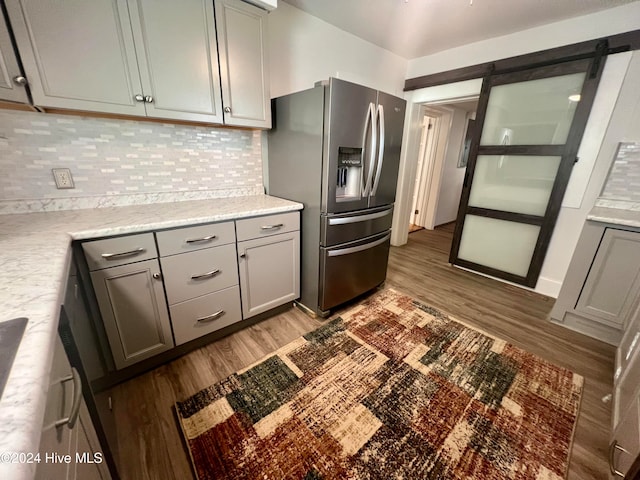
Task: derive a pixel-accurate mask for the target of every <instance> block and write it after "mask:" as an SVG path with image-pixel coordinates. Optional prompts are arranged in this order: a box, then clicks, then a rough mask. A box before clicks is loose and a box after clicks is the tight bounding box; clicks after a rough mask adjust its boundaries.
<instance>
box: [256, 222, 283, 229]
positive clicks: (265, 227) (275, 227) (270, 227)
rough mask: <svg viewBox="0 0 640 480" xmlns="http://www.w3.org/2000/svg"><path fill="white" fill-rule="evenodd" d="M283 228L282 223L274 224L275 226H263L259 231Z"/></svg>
mask: <svg viewBox="0 0 640 480" xmlns="http://www.w3.org/2000/svg"><path fill="white" fill-rule="evenodd" d="M282 227H284V223H276V224H275V225H263V226H262V227H260V230H276V229H278V228H282Z"/></svg>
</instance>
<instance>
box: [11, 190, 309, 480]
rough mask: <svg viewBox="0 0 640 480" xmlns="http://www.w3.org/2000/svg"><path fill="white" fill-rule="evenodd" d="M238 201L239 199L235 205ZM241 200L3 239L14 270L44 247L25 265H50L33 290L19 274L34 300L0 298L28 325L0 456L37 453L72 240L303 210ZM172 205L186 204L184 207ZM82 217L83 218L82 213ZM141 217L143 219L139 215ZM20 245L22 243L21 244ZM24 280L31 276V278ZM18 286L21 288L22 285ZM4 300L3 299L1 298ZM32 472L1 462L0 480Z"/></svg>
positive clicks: (19, 479)
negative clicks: (218, 209)
mask: <svg viewBox="0 0 640 480" xmlns="http://www.w3.org/2000/svg"><path fill="white" fill-rule="evenodd" d="M238 198H239V199H240V200H238ZM242 200H243V199H242V198H241V197H237V198H236V199H234V200H233V201H232V202H228V203H229V204H230V205H227V208H233V204H234V203H238V204H239V203H240V202H242ZM244 200H246V201H247V203H248V204H251V202H253V203H254V204H255V205H253V206H249V207H245V208H243V207H242V206H241V205H238V207H237V210H233V211H225V212H224V213H215V212H214V213H211V214H204V215H202V214H196V215H194V216H188V215H179V214H178V216H179V218H177V217H172V218H169V219H168V220H159V219H150V220H142V221H137V222H132V223H130V224H127V223H126V222H122V223H119V224H118V225H113V224H111V225H108V226H99V227H93V226H89V227H87V226H86V225H83V226H81V227H80V228H78V229H76V228H73V225H68V226H65V225H61V226H60V228H58V229H56V231H55V232H53V233H49V232H43V233H37V228H35V227H34V226H30V228H32V229H33V231H31V230H28V231H25V232H23V233H20V230H19V229H18V231H17V232H16V233H10V234H6V235H5V237H7V238H9V240H12V241H13V242H11V241H9V246H10V247H12V246H15V247H16V248H18V251H17V252H16V251H12V252H8V253H5V255H12V257H13V258H12V261H13V265H12V266H13V267H14V268H19V267H20V265H19V263H20V254H21V253H22V252H21V251H19V248H25V249H26V248H31V249H33V248H40V249H45V248H46V249H47V250H46V252H44V251H42V252H39V253H41V254H42V253H46V256H45V257H42V256H38V255H37V253H38V252H34V251H29V255H28V258H27V259H26V260H24V261H25V262H29V261H34V262H35V261H41V259H42V258H50V259H51V262H50V263H48V264H47V269H48V270H47V271H46V275H47V276H48V282H46V284H43V285H39V284H38V282H33V283H36V285H35V286H33V285H32V282H31V279H32V278H34V275H35V273H34V272H33V271H31V272H29V271H28V269H27V271H26V272H24V275H23V278H22V279H21V280H22V282H23V283H24V282H27V283H29V285H26V287H28V289H29V290H30V291H32V292H31V293H32V297H33V298H31V299H30V298H21V299H18V298H16V297H15V296H12V295H11V292H8V290H10V289H11V288H12V287H13V286H14V285H8V286H7V289H5V292H4V293H3V295H5V296H8V297H9V299H10V300H14V303H13V305H9V307H10V308H7V309H5V314H6V315H7V318H4V319H3V321H5V320H9V319H10V318H14V317H18V316H26V317H27V318H29V323H28V324H27V328H26V330H25V333H24V336H23V338H22V341H21V343H20V346H19V347H18V351H17V352H16V357H15V360H14V363H13V365H12V369H11V372H10V374H9V378H8V379H7V384H6V385H5V390H4V392H3V395H2V398H1V399H0V418H2V422H0V453H2V452H16V453H36V452H38V449H39V444H40V435H41V429H42V422H43V419H44V413H45V412H44V410H45V404H46V396H47V393H48V388H49V376H50V373H51V366H52V365H51V363H52V358H53V353H54V346H55V339H56V337H57V331H58V319H59V313H60V306H61V305H62V303H63V295H64V289H65V287H66V282H67V278H66V277H67V276H68V272H69V266H70V263H71V244H72V241H74V240H89V239H92V238H98V237H109V236H117V235H125V234H131V233H138V232H143V231H155V230H162V229H170V228H178V227H183V226H187V225H198V224H206V223H213V222H220V221H230V220H237V219H242V218H250V217H257V216H263V215H270V214H277V213H285V212H291V211H299V210H302V209H303V208H304V205H302V204H301V203H298V202H292V201H289V200H285V199H280V198H278V197H270V196H267V195H260V196H254V197H246V198H245V199H244ZM195 202H199V203H200V202H201V203H200V204H201V205H205V204H206V202H211V200H197V201H195ZM265 202H266V203H273V204H274V205H269V204H264V203H265ZM176 203H177V204H182V205H184V204H185V202H176ZM127 208H128V207H110V208H109V210H111V212H113V211H114V209H115V211H117V210H120V209H122V211H124V210H125V209H127ZM152 208H153V206H149V205H145V206H141V207H140V209H139V210H140V211H141V212H144V211H145V210H150V209H152ZM158 208H159V209H161V210H166V209H167V208H169V207H167V204H160V206H158ZM100 210H101V209H96V210H93V211H92V213H93V214H94V215H95V216H96V221H95V223H96V224H99V223H100ZM129 210H131V209H129ZM133 210H135V208H133ZM70 212H71V213H68V214H67V216H68V217H69V218H70V219H71V222H73V218H74V216H76V215H78V212H79V211H78V210H74V211H70ZM80 212H81V211H80ZM56 213H59V212H48V213H34V214H15V215H7V216H4V215H3V216H0V222H1V221H2V219H3V218H2V217H5V219H7V218H9V217H12V218H9V219H10V220H15V219H17V218H18V217H20V218H28V217H25V216H31V215H33V216H39V217H38V218H47V217H43V216H42V215H47V216H49V215H55V214H56ZM81 214H82V213H81ZM84 214H85V215H86V212H85V213H84ZM140 215H144V213H141V214H140ZM31 218H35V217H31ZM49 218H51V217H49ZM61 218H65V217H61ZM80 223H82V222H80ZM65 227H66V228H65ZM47 233H49V235H47ZM22 236H24V237H27V238H28V239H29V240H30V241H29V242H21V241H20V240H22ZM23 243H26V245H25V244H23ZM25 252H26V250H25ZM61 257H64V258H61ZM2 260H5V259H4V258H2V254H0V263H2ZM29 275H31V277H30V276H29ZM11 280H12V279H11V278H10V275H7V277H5V280H4V281H3V280H2V278H0V289H2V288H3V287H5V285H7V284H8V283H9V282H10V281H11ZM5 282H6V283H5ZM22 286H23V287H25V285H22ZM4 300H7V299H6V298H5V299H4ZM36 301H37V302H38V305H37V306H38V308H35V305H34V303H33V302H36ZM31 307H33V309H32V310H30V308H31ZM19 309H20V310H19ZM20 312H21V313H20ZM27 369H28V370H27ZM26 371H28V374H25V372H26ZM35 471H36V465H35V464H25V463H2V462H0V478H12V479H16V480H22V479H29V480H30V479H32V478H33V477H34V475H35Z"/></svg>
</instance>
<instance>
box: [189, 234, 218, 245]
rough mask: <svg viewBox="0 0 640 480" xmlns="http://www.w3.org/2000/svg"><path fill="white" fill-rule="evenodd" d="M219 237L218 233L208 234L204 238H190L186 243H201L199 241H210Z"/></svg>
mask: <svg viewBox="0 0 640 480" xmlns="http://www.w3.org/2000/svg"><path fill="white" fill-rule="evenodd" d="M216 238H218V237H217V236H216V235H207V236H206V237H202V238H188V239H187V240H185V242H186V243H199V242H210V241H211V240H215V239H216Z"/></svg>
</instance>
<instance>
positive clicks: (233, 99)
mask: <svg viewBox="0 0 640 480" xmlns="http://www.w3.org/2000/svg"><path fill="white" fill-rule="evenodd" d="M215 5H216V26H217V32H218V50H219V53H220V77H221V80H222V103H223V105H224V123H225V124H228V125H237V126H244V127H257V128H271V103H270V95H269V81H268V79H269V71H268V61H267V48H266V44H265V43H266V20H267V19H266V16H267V12H265V11H264V10H261V9H259V8H257V7H254V6H252V5H248V4H246V3H244V2H242V1H240V0H216V2H215Z"/></svg>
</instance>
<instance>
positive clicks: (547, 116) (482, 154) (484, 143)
mask: <svg viewBox="0 0 640 480" xmlns="http://www.w3.org/2000/svg"><path fill="white" fill-rule="evenodd" d="M601 60H603V58H601V57H597V58H592V59H583V60H576V61H571V62H565V63H560V64H556V65H549V66H545V67H539V68H534V69H529V70H522V71H518V72H511V73H504V74H500V75H492V76H489V77H487V78H485V80H484V82H483V87H482V93H481V95H480V100H479V105H478V113H477V118H476V126H477V128H476V130H475V133H474V136H473V139H472V142H471V151H470V156H469V165H468V168H467V171H466V175H465V180H464V186H463V189H462V197H461V199H460V206H459V209H458V218H457V223H456V229H455V233H454V240H453V244H452V247H451V255H450V262H451V263H453V264H455V265H460V266H463V267H467V268H470V269H471V270H476V271H479V272H483V273H487V274H490V275H493V276H496V277H499V278H504V279H507V280H509V281H512V282H515V283H520V284H523V285H527V286H529V287H535V285H536V282H537V279H538V276H539V274H540V269H541V267H542V262H543V260H544V256H545V253H546V250H547V247H548V244H549V241H550V239H551V234H552V232H553V227H554V225H555V222H556V219H557V217H558V213H559V211H560V205H561V202H562V197H563V195H564V192H565V190H566V187H567V183H568V181H569V176H570V175H571V170H572V168H573V165H574V163H575V162H576V161H577V158H576V153H577V151H578V147H579V145H580V140H581V138H582V134H583V131H584V127H585V125H586V122H587V118H588V116H589V112H590V110H591V105H592V103H593V98H594V96H595V92H596V89H597V85H598V81H599V79H600V74H601V72H602V68H603V64H604V62H603V61H601Z"/></svg>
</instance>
